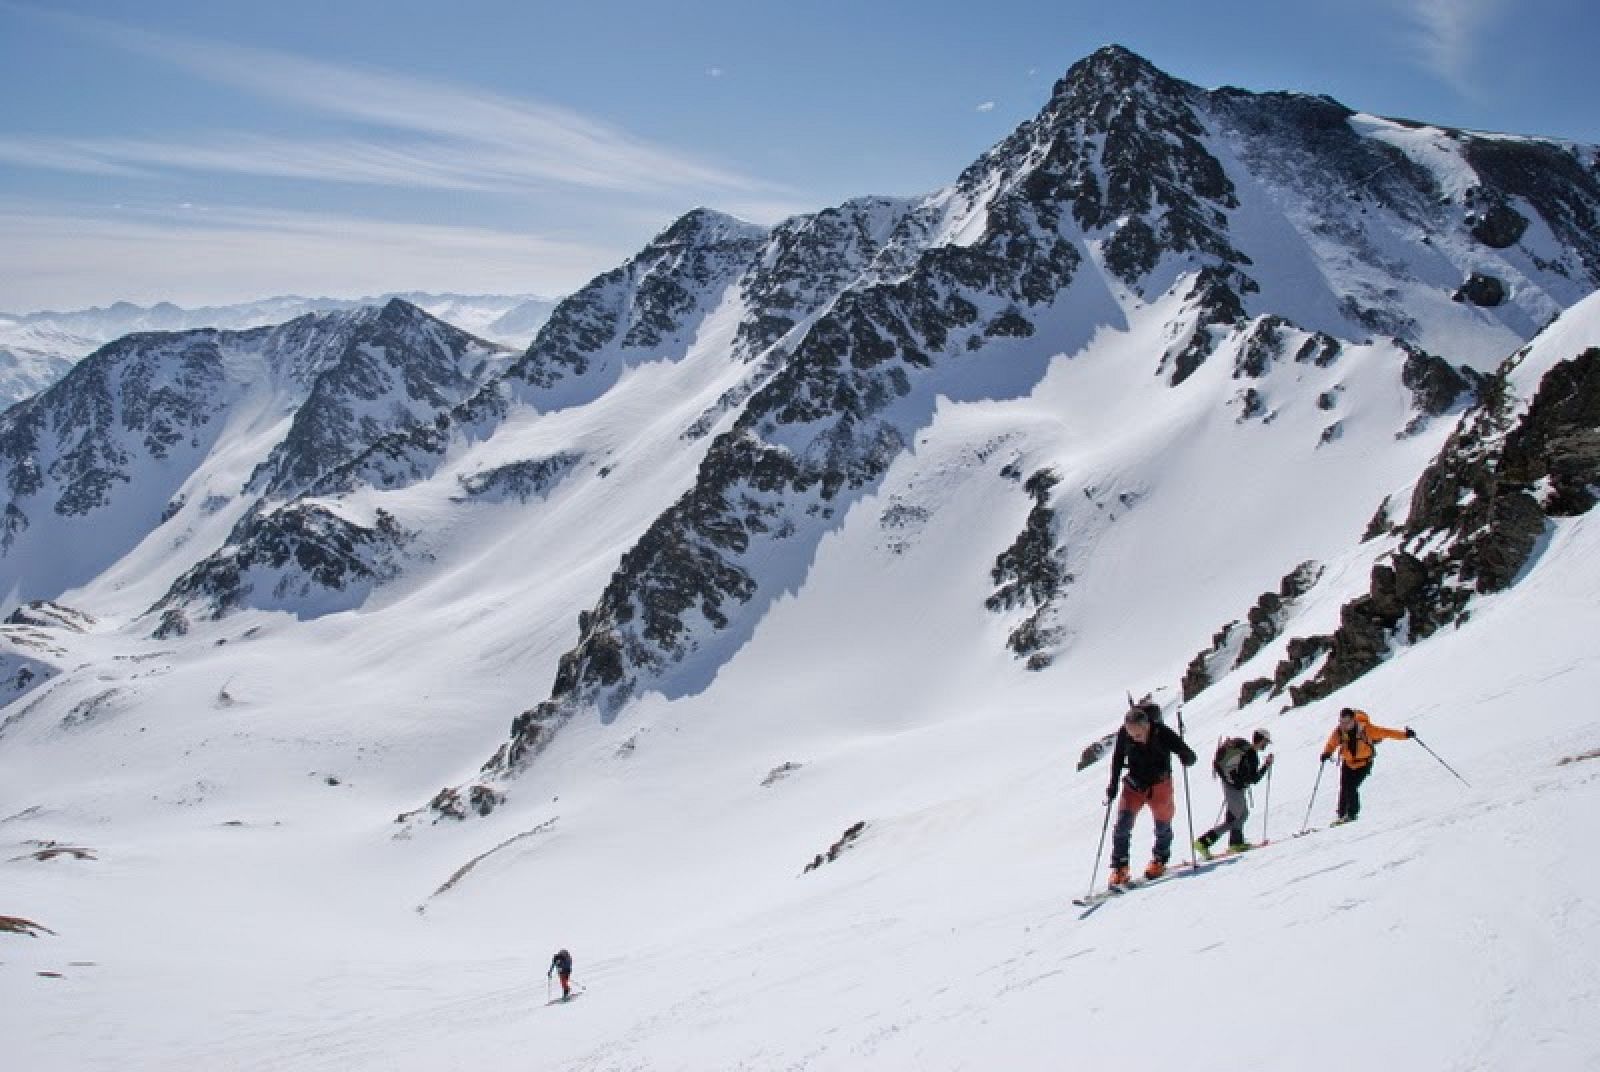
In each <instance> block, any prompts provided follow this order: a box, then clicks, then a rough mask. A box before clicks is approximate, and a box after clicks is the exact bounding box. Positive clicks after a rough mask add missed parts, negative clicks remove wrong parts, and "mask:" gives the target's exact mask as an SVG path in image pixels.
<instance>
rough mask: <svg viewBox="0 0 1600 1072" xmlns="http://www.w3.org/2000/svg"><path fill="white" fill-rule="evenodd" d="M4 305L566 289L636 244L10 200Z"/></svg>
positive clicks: (2, 235)
mask: <svg viewBox="0 0 1600 1072" xmlns="http://www.w3.org/2000/svg"><path fill="white" fill-rule="evenodd" d="M0 248H4V249H5V250H6V254H7V255H6V256H5V257H4V258H0V307H3V308H10V309H33V308H45V307H67V306H79V305H82V306H87V305H94V304H104V303H105V302H108V301H113V300H130V301H141V302H151V301H158V300H168V301H177V302H179V303H180V304H189V305H194V304H207V303H215V302H228V301H244V300H250V299H253V298H259V297H261V296H262V295H266V294H283V293H299V294H305V293H310V294H317V295H328V296H334V297H355V296H359V295H360V294H364V293H373V294H376V293H383V292H385V291H391V290H395V291H403V290H411V289H417V290H430V289H432V290H457V291H460V290H470V291H484V292H495V293H523V292H540V293H563V292H566V291H570V290H571V289H573V288H574V287H576V286H578V285H581V284H582V282H583V281H584V280H586V279H588V278H589V277H590V276H592V275H595V274H597V273H598V272H601V271H604V270H605V269H606V268H609V267H611V266H612V265H615V264H616V263H618V262H619V261H621V260H622V259H623V258H624V257H625V256H626V255H627V254H628V252H631V251H628V250H623V249H616V248H608V247H604V246H601V245H598V244H597V245H588V244H584V243H577V242H568V241H562V240H557V239H549V238H541V237H538V236H535V235H529V234H527V233H524V232H518V231H513V230H507V229H489V228H479V227H451V226H437V225H413V224H401V223H393V222H388V221H381V220H370V219H362V218H357V217H350V216H341V215H334V214H327V213H302V212H279V211H258V210H243V209H235V208H228V207H215V206H213V207H206V206H197V205H179V206H174V207H173V208H169V209H166V210H155V209H123V210H121V211H118V210H115V209H107V210H106V211H104V212H94V211H90V210H87V209H84V208H81V207H75V206H65V205H52V204H40V203H36V202H16V201H13V202H3V203H0Z"/></svg>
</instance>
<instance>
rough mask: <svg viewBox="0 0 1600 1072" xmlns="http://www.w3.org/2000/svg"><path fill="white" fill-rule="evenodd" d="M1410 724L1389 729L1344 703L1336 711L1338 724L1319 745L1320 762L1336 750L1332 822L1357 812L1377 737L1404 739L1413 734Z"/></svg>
mask: <svg viewBox="0 0 1600 1072" xmlns="http://www.w3.org/2000/svg"><path fill="white" fill-rule="evenodd" d="M1416 735H1417V734H1416V731H1415V730H1413V729H1412V728H1411V727H1410V726H1407V727H1406V728H1405V729H1403V730H1391V729H1389V728H1388V727H1386V726H1379V725H1377V724H1376V723H1374V722H1373V721H1372V719H1370V718H1368V717H1367V713H1366V712H1365V711H1356V710H1354V709H1352V708H1349V707H1346V708H1344V709H1343V710H1341V711H1340V712H1339V725H1337V726H1335V727H1334V730H1333V732H1332V733H1331V734H1329V735H1328V743H1327V744H1325V745H1323V746H1322V762H1324V763H1326V762H1328V760H1330V759H1332V758H1333V754H1334V752H1338V753H1339V761H1340V765H1341V766H1340V771H1339V814H1338V816H1337V817H1335V819H1334V820H1333V825H1334V826H1338V825H1339V824H1341V823H1351V822H1355V820H1356V818H1357V817H1358V816H1360V814H1361V783H1362V782H1364V781H1366V780H1367V775H1369V774H1371V773H1372V761H1373V760H1374V759H1376V758H1377V755H1378V749H1377V742H1378V741H1404V740H1406V739H1408V738H1411V737H1415V736H1416Z"/></svg>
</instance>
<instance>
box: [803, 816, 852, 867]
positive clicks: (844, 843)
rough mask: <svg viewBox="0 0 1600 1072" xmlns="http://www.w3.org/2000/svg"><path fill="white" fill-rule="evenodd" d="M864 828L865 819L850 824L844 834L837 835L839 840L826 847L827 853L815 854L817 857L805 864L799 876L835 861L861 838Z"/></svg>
mask: <svg viewBox="0 0 1600 1072" xmlns="http://www.w3.org/2000/svg"><path fill="white" fill-rule="evenodd" d="M866 828H867V822H866V820H865V819H863V820H861V821H860V822H856V823H851V824H850V825H849V826H848V827H846V828H845V832H844V833H843V834H840V835H839V840H838V841H835V842H834V843H833V844H832V845H830V846H828V851H827V852H825V853H823V852H819V853H817V855H816V856H814V857H813V858H812V860H811V862H810V863H808V864H806V866H805V871H802V872H801V874H805V873H806V872H809V871H815V870H816V869H817V868H819V867H821V866H822V865H823V864H830V863H832V862H833V861H835V860H837V859H838V858H839V855H840V854H841V853H843V852H844V851H845V850H846V849H848V848H850V847H851V846H852V845H854V844H855V842H856V839H857V838H859V837H860V836H861V833H862V831H864V830H866Z"/></svg>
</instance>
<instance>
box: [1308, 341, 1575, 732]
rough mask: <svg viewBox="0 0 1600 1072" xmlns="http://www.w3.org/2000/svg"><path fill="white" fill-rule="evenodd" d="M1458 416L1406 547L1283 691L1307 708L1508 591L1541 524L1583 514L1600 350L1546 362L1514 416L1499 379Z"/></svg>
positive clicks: (1418, 501)
mask: <svg viewBox="0 0 1600 1072" xmlns="http://www.w3.org/2000/svg"><path fill="white" fill-rule="evenodd" d="M1519 359H1520V355H1519V357H1518V358H1513V359H1512V361H1511V362H1508V363H1507V366H1506V367H1505V368H1504V369H1502V371H1501V373H1500V374H1499V375H1498V376H1497V377H1496V378H1495V379H1494V380H1492V381H1490V383H1489V385H1488V388H1487V391H1486V397H1485V400H1484V402H1483V403H1482V404H1481V405H1480V406H1479V407H1478V408H1477V409H1475V410H1474V411H1472V412H1471V413H1469V414H1468V415H1467V416H1466V417H1465V418H1463V419H1462V422H1461V425H1460V427H1458V428H1457V429H1456V431H1455V433H1454V434H1453V435H1452V436H1451V438H1450V441H1449V442H1448V443H1447V444H1446V446H1445V448H1444V450H1443V451H1442V452H1441V453H1440V455H1439V457H1438V458H1437V459H1436V460H1435V461H1434V463H1433V464H1432V465H1431V466H1430V467H1429V468H1428V471H1427V472H1426V473H1425V474H1424V475H1423V477H1422V479H1421V480H1420V481H1419V482H1418V485H1417V489H1416V492H1415V493H1414V495H1413V496H1412V500H1411V512H1410V515H1409V516H1408V518H1407V519H1406V522H1405V524H1404V526H1403V529H1402V533H1403V536H1404V541H1403V543H1402V545H1401V547H1400V548H1399V549H1397V550H1395V551H1394V552H1393V553H1392V554H1390V555H1389V556H1388V558H1387V559H1386V560H1384V561H1380V562H1379V563H1378V564H1377V565H1375V566H1374V567H1373V570H1372V581H1371V587H1370V591H1369V592H1368V594H1367V595H1365V596H1363V597H1361V598H1359V599H1357V600H1355V601H1353V602H1352V603H1350V604H1348V605H1346V606H1345V607H1344V608H1343V609H1342V610H1341V612H1340V625H1339V628H1338V630H1336V631H1335V633H1334V634H1333V636H1332V638H1331V649H1330V653H1329V656H1328V661H1327V664H1326V665H1325V666H1324V667H1323V668H1322V670H1321V671H1320V672H1319V673H1318V674H1317V675H1316V676H1315V677H1313V678H1312V679H1310V680H1308V681H1306V682H1305V683H1304V684H1302V685H1300V686H1297V687H1295V688H1293V689H1291V690H1290V695H1291V697H1292V699H1293V701H1294V702H1295V703H1296V704H1297V705H1298V704H1304V703H1308V702H1310V701H1312V700H1316V699H1320V698H1321V697H1323V696H1326V695H1328V694H1329V693H1331V692H1333V691H1335V690H1336V689H1339V688H1341V687H1343V686H1344V685H1346V684H1349V683H1350V682H1351V681H1354V680H1355V679H1357V678H1358V677H1360V676H1361V675H1363V674H1365V673H1366V672H1367V671H1369V670H1371V669H1372V668H1373V667H1374V666H1376V665H1377V664H1378V663H1379V662H1381V661H1382V660H1383V659H1384V658H1386V657H1387V656H1388V654H1389V652H1390V651H1391V650H1392V648H1393V646H1394V645H1395V644H1397V643H1404V642H1414V641H1417V640H1421V639H1424V638H1426V637H1428V636H1430V635H1432V634H1433V633H1435V632H1437V631H1438V630H1440V629H1443V628H1445V627H1447V626H1451V625H1456V624H1459V623H1461V622H1463V621H1465V620H1466V618H1467V617H1468V615H1469V614H1470V612H1471V609H1470V604H1471V601H1472V598H1473V597H1474V596H1475V595H1479V594H1486V593H1490V592H1498V591H1502V590H1503V589H1505V588H1507V587H1509V586H1510V585H1511V584H1513V583H1514V582H1515V580H1516V578H1517V577H1518V576H1519V575H1520V574H1521V572H1522V571H1523V569H1525V568H1526V566H1527V565H1528V562H1529V560H1530V559H1531V557H1532V555H1533V553H1534V550H1535V548H1536V547H1537V546H1538V542H1539V540H1540V539H1541V537H1542V536H1543V535H1544V533H1545V531H1546V528H1547V526H1548V519H1549V518H1551V517H1562V516H1572V515H1575V514H1580V513H1584V512H1587V511H1588V510H1589V509H1591V508H1592V507H1593V506H1594V503H1595V490H1594V489H1595V488H1596V487H1597V486H1600V349H1596V348H1590V349H1588V350H1585V351H1583V352H1582V353H1581V354H1579V355H1577V356H1576V357H1573V358H1571V359H1569V360H1567V361H1563V362H1560V363H1559V364H1557V365H1555V366H1554V367H1553V368H1551V369H1550V371H1549V372H1548V373H1547V374H1546V375H1545V377H1544V379H1543V380H1542V381H1541V383H1540V384H1539V388H1538V390H1537V392H1536V393H1535V394H1534V396H1533V398H1532V400H1531V401H1530V402H1529V404H1528V407H1527V410H1526V412H1524V413H1522V414H1520V415H1518V414H1517V413H1516V412H1515V407H1514V405H1513V400H1512V399H1511V398H1510V397H1509V394H1508V390H1507V387H1506V377H1507V376H1508V375H1509V374H1510V373H1511V372H1512V371H1513V370H1514V367H1515V363H1516V362H1517V361H1518V360H1519Z"/></svg>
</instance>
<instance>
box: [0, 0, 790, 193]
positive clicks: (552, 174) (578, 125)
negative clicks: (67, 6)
mask: <svg viewBox="0 0 1600 1072" xmlns="http://www.w3.org/2000/svg"><path fill="white" fill-rule="evenodd" d="M38 14H40V15H41V16H42V17H45V18H49V19H51V20H53V21H54V22H56V23H57V24H59V25H61V26H64V27H67V28H69V29H71V30H73V31H74V32H77V33H80V34H84V35H87V36H91V37H94V38H95V39H97V40H100V41H103V42H106V43H109V44H112V45H114V46H116V47H118V48H121V49H124V50H127V51H130V52H136V53H140V54H144V55H148V56H150V57H152V58H155V59H158V60H160V61H161V62H162V63H164V64H166V65H168V66H171V67H175V68H178V69H181V70H185V71H188V72H190V73H191V74H193V75H194V76H196V77H197V78H200V79H203V80H205V81H207V82H211V83H214V84H217V85H223V86H228V87H232V88H234V89H238V90H241V91H244V92H247V93H250V94H253V95H255V96H257V97H259V98H262V99H266V100H271V101H275V102H278V103H280V104H288V105H291V106H293V107H295V108H298V109H300V110H302V111H304V112H306V113H308V114H312V115H316V116H321V117H324V118H329V119H333V120H338V121H343V122H346V123H348V124H350V125H351V126H352V127H355V128H358V130H357V131H356V132H353V133H352V134H351V135H350V136H349V137H341V138H339V139H337V140H332V139H323V140H310V141H308V140H306V139H301V138H283V137H269V136H266V135H237V134H234V135H217V134H211V135H201V136H197V137H189V138H183V139H119V138H101V139H83V138H75V139H53V138H48V137H40V136H32V137H10V138H5V139H0V160H5V161H7V162H9V163H12V164H19V165H23V166H28V167H42V168H54V169H59V170H68V171H80V172H89V173H125V174H126V173H138V172H150V171H159V170H161V169H180V170H215V171H226V172H243V173H250V174H259V175H268V176H278V177H283V176H289V177H295V178H305V179H317V180H323V181H330V182H347V183H351V182H353V183H374V184H381V185H396V186H415V187H423V188H441V189H476V190H519V189H529V188H534V189H538V188H545V187H549V186H553V185H554V186H563V187H569V188H585V189H596V190H603V191H615V192H625V193H628V192H631V193H638V194H660V193H663V192H680V191H685V190H691V189H703V190H711V191H716V192H730V191H731V192H740V193H746V194H749V193H766V194H772V193H777V192H783V188H782V187H781V186H779V185H778V184H775V183H772V182H768V181H766V180H762V179H759V178H756V177H754V176H750V175H747V174H744V173H742V172H740V171H737V170H734V169H730V168H726V167H721V166H718V165H716V164H713V163H710V162H707V161H704V160H701V159H699V158H697V157H696V156H694V155H693V154H689V153H683V152H679V151H675V150H673V149H671V148H668V147H665V146H660V145H656V144H653V143H651V142H649V141H647V140H645V139H643V138H639V137H636V136H634V135H632V134H629V133H628V132H627V131H624V130H622V129H620V128H618V127H615V126H613V125H611V124H608V123H605V122H603V121H600V120H597V119H594V118H592V117H590V116H586V115H583V114H581V113H579V112H576V111H573V110H570V109H566V108H562V107H559V106H556V105H552V104H548V103H545V102H541V101H535V100H527V99H521V98H514V97H509V96H506V95H503V94H497V93H493V92H489V91H486V90H481V89H476V88H472V87H465V86H460V85H456V84H452V83H448V82H441V81H437V80H430V79H423V78H415V77H411V76H408V75H403V74H397V73H394V72H390V71H384V70H379V69H374V68H365V67H356V66H348V65H340V64H334V63H329V62H326V61H322V60H314V59H308V58H305V57H301V56H294V55H289V54H286V53H283V52H278V51H274V50H270V49H263V48H256V47H250V46H243V45H233V44H227V43H222V42H216V41H202V40H196V39H192V38H185V37H177V36H173V35H168V34H157V33H152V32H149V31H146V30H141V29H137V28H135V27H130V26H125V25H122V24H120V23H114V22H109V21H106V20H104V19H99V18H93V17H89V16H82V15H71V14H62V13H44V12H39V13H38Z"/></svg>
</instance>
